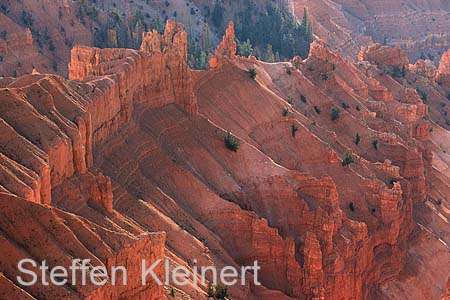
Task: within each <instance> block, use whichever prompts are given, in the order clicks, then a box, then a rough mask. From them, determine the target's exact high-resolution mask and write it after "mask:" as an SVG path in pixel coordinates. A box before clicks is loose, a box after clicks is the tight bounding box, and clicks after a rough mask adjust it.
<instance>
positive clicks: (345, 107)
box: [342, 102, 350, 109]
mask: <svg viewBox="0 0 450 300" xmlns="http://www.w3.org/2000/svg"><path fill="white" fill-rule="evenodd" d="M342 108H343V109H349V108H350V105H348V104H347V103H346V102H342Z"/></svg>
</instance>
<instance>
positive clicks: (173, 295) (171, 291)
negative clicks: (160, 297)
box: [170, 287, 175, 297]
mask: <svg viewBox="0 0 450 300" xmlns="http://www.w3.org/2000/svg"><path fill="white" fill-rule="evenodd" d="M170 296H171V297H175V290H174V289H173V287H171V288H170Z"/></svg>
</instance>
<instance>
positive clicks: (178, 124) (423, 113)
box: [0, 21, 450, 300]
mask: <svg viewBox="0 0 450 300" xmlns="http://www.w3.org/2000/svg"><path fill="white" fill-rule="evenodd" d="M186 38H187V37H186V33H185V32H184V31H183V29H182V26H181V25H179V24H176V23H174V22H171V21H169V22H168V23H167V26H166V29H165V31H164V33H163V35H159V34H158V33H157V32H156V31H152V32H149V33H144V34H143V35H142V45H141V48H140V50H139V51H137V50H129V49H98V48H91V47H85V46H77V47H75V48H74V49H73V51H72V54H71V56H72V61H71V63H70V66H69V70H70V80H65V79H63V78H61V77H58V76H54V75H39V74H36V75H27V76H23V77H20V78H15V79H14V78H2V79H0V103H1V105H0V129H1V131H0V146H1V147H0V198H1V199H2V200H5V201H0V202H1V203H0V205H1V206H2V207H0V208H1V209H0V232H1V234H0V238H1V241H2V243H4V248H5V249H8V251H7V253H11V254H9V255H8V256H5V257H1V258H0V286H1V287H2V292H0V293H4V294H5V295H6V297H8V298H11V297H17V295H19V297H21V296H22V295H23V294H26V295H31V297H34V298H45V299H73V298H74V297H75V299H77V298H76V297H78V298H79V299H100V300H102V299H124V300H129V299H155V300H156V299H158V300H160V299H165V298H168V297H169V295H164V287H159V286H156V285H152V284H150V285H148V286H140V285H139V284H138V274H140V273H139V272H138V270H137V266H138V265H139V264H138V263H137V261H138V260H139V259H141V258H147V259H149V260H151V261H154V260H156V259H159V258H162V257H166V258H168V259H169V260H170V268H172V269H173V268H175V267H176V266H179V265H183V266H190V267H192V266H193V262H194V261H196V263H197V264H198V265H199V266H208V265H215V266H217V267H218V268H222V267H224V266H226V265H233V266H237V267H239V266H242V265H248V264H252V263H253V261H255V260H258V261H259V262H260V265H261V275H260V279H261V282H262V286H255V285H253V284H252V283H251V280H250V279H251V276H253V275H252V274H247V275H248V276H246V280H244V285H242V286H232V287H230V293H231V294H232V295H233V299H249V300H256V299H258V300H272V299H283V300H288V299H293V298H299V299H302V298H305V299H315V300H316V299H318V300H322V299H329V300H334V299H336V300H341V299H380V298H383V297H385V298H389V297H391V298H393V297H394V298H395V297H396V296H397V295H401V296H403V292H402V287H405V286H409V285H411V282H412V281H408V279H411V278H414V279H415V280H417V281H418V280H419V278H426V280H427V281H426V282H432V281H433V280H434V282H435V283H434V284H433V285H429V284H427V285H418V286H417V287H416V290H417V291H418V292H417V293H416V292H414V293H413V294H412V295H414V297H413V296H411V299H414V300H415V299H420V298H417V297H416V295H438V296H441V295H443V294H445V284H446V281H447V279H448V278H449V276H450V274H448V269H447V268H446V269H445V270H443V271H440V272H432V270H431V271H430V270H427V269H426V268H421V269H418V270H415V273H414V272H412V275H411V274H409V273H408V271H409V270H410V269H411V268H413V267H414V266H416V264H417V261H419V260H420V259H422V258H423V259H422V263H423V265H426V266H434V265H435V264H436V262H435V261H433V260H432V259H431V258H430V257H432V256H433V255H430V253H428V252H426V249H427V248H426V245H425V243H426V240H427V239H428V240H429V241H431V242H432V243H433V245H434V246H435V247H433V249H437V250H436V257H437V259H438V260H439V261H442V262H441V263H442V264H446V263H448V261H450V260H449V257H448V255H449V254H448V253H449V252H448V251H444V250H443V249H445V246H444V245H443V244H442V242H441V240H444V239H447V237H448V235H447V233H446V232H447V231H446V229H447V227H442V228H441V229H438V228H439V227H441V226H442V225H441V223H439V220H441V221H440V222H442V223H443V221H442V220H443V219H442V218H441V217H439V215H438V214H437V213H435V212H433V210H431V209H424V207H428V206H427V205H429V202H430V201H435V202H436V203H438V202H437V200H438V199H437V198H438V197H442V195H450V188H449V187H448V184H447V181H446V176H447V175H448V174H446V173H447V172H448V171H447V170H448V166H449V165H450V161H449V160H448V158H447V155H444V150H443V149H446V147H448V145H446V144H445V143H446V142H445V141H446V140H447V139H442V141H438V139H437V138H436V137H434V135H435V134H437V133H439V134H440V135H441V136H445V134H446V133H447V134H448V132H447V131H446V130H445V129H443V128H441V127H440V126H439V125H438V124H436V123H435V122H434V121H433V119H432V115H431V116H430V111H429V110H428V105H436V104H435V102H436V99H438V101H439V99H441V98H442V97H443V90H444V89H446V88H447V87H446V85H445V84H446V83H445V81H444V82H443V83H442V86H439V85H432V84H431V85H426V86H423V85H421V84H424V82H422V81H417V82H416V81H413V80H411V82H408V81H406V80H405V81H401V79H399V78H394V77H391V76H390V75H389V73H387V72H384V66H387V67H392V68H394V67H398V68H403V66H405V70H404V72H405V78H410V77H411V78H414V76H417V74H418V73H417V72H419V71H417V68H416V69H415V70H413V71H411V72H410V71H409V70H408V69H407V68H406V66H407V65H408V60H407V58H406V56H405V55H404V54H403V52H402V51H401V50H400V49H399V48H389V47H382V46H374V47H371V48H370V49H366V51H363V52H361V58H362V60H363V62H361V63H358V64H353V63H351V62H349V61H347V60H345V59H343V58H342V57H341V56H340V55H339V54H334V53H332V52H330V51H329V49H327V46H326V44H325V43H324V42H321V41H316V42H315V43H314V44H313V45H312V47H311V51H310V55H309V57H308V59H306V60H304V61H302V60H301V59H300V58H295V59H294V60H293V61H292V62H288V63H274V64H267V63H263V62H260V61H257V60H256V59H255V58H251V59H241V58H238V57H236V56H235V52H236V44H235V42H234V28H233V24H230V26H229V28H228V30H227V33H226V35H225V37H224V39H223V41H222V43H221V44H220V45H219V47H218V50H217V52H216V55H215V56H214V58H213V59H212V60H211V67H212V70H209V71H196V72H193V71H191V70H190V69H189V67H188V66H187V63H186V55H187V49H186V44H187V41H186ZM391 55H392V56H391ZM397 60H398V61H397ZM249 68H254V69H255V70H256V72H257V74H258V80H256V81H255V80H252V79H251V78H250V77H249V76H248V73H247V70H248V69H249ZM286 70H289V72H287V71H286ZM421 72H422V71H421ZM444 72H446V71H445V70H444ZM425 89H426V91H427V92H428V94H429V98H430V101H429V102H428V103H424V102H425V100H426V99H425V97H424V96H423V92H422V93H421V94H422V97H421V95H419V93H418V92H417V91H422V90H425ZM438 105H439V104H438ZM433 110H436V107H433ZM432 127H433V128H435V129H434V130H431V128H432ZM227 132H231V133H232V134H233V135H234V136H235V137H236V138H237V139H238V140H239V149H237V151H236V152H234V151H230V150H229V149H227V147H226V145H225V144H224V137H225V136H226V133H227ZM445 151H446V150H445ZM449 151H450V150H449ZM435 156H436V157H437V159H435ZM430 199H432V200H430ZM441 204H442V201H441ZM436 210H438V211H439V213H440V214H442V216H444V217H446V216H445V215H444V214H447V212H446V209H444V208H439V209H436ZM27 220H31V223H30V224H28V225H29V227H27V226H26V225H27V224H24V222H27ZM14 224H16V225H14ZM29 228H32V229H33V230H30V229H29ZM427 230H429V231H427ZM163 231H164V232H165V234H164V233H159V232H163ZM149 232H153V233H149ZM31 233H33V234H31ZM441 236H442V237H441ZM164 243H165V244H164ZM15 245H25V247H19V248H18V247H16V246H15ZM69 248H70V249H69ZM2 249H3V248H2ZM45 249H47V250H45ZM410 249H412V250H410ZM416 250H417V251H418V252H417V253H420V255H421V256H420V257H419V258H417V257H414V256H413V255H412V253H413V252H411V251H416ZM447 250H448V249H447ZM23 255H26V256H27V257H28V256H30V257H36V258H38V259H48V260H49V261H50V260H51V261H52V264H58V263H61V262H62V263H67V261H68V260H69V259H70V256H80V258H85V257H89V258H92V259H93V260H94V261H95V264H94V265H105V266H111V265H114V264H125V265H127V266H128V268H129V279H130V280H131V281H130V283H129V285H128V286H127V287H123V286H122V287H111V286H107V287H105V288H97V287H92V286H88V287H85V288H82V287H79V286H76V287H73V288H70V289H65V288H54V289H53V288H52V289H44V288H42V287H41V286H37V287H31V288H27V287H19V285H18V283H17V282H16V281H15V275H16V270H15V268H14V266H15V263H16V262H17V260H18V258H20V257H21V256H23ZM158 272H162V270H158ZM274 274H275V275H274ZM405 274H406V275H405ZM208 279H211V278H208ZM416 285H417V284H416ZM165 290H166V291H167V292H168V291H169V290H170V291H172V290H173V293H176V294H177V297H178V298H186V299H187V298H189V297H190V298H192V299H202V298H203V297H206V290H207V286H205V285H200V286H196V285H195V284H194V283H193V282H192V283H191V284H189V285H188V286H183V287H179V286H176V285H175V284H172V283H170V284H169V285H168V286H166V287H165ZM3 291H6V292H3ZM22 291H23V292H22ZM0 295H1V294H0ZM74 295H75V296H74ZM181 295H182V296H181ZM24 297H25V299H27V298H26V297H27V296H24ZM71 297H72V298H71ZM31 299H32V298H31Z"/></svg>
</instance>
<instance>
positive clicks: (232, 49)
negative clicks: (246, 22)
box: [209, 21, 236, 69]
mask: <svg viewBox="0 0 450 300" xmlns="http://www.w3.org/2000/svg"><path fill="white" fill-rule="evenodd" d="M235 56H236V41H235V36H234V24H233V22H231V21H230V23H229V24H228V27H227V30H226V31H225V35H224V37H223V38H222V41H221V42H220V44H219V45H218V46H217V49H216V53H215V55H214V56H212V57H211V59H210V61H209V66H210V67H211V69H216V68H218V67H220V66H221V65H223V63H224V62H225V61H227V59H228V60H233V59H234V58H235Z"/></svg>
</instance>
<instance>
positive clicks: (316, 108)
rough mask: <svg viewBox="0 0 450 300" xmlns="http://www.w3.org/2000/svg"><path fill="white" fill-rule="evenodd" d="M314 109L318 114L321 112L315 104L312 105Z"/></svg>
mask: <svg viewBox="0 0 450 300" xmlns="http://www.w3.org/2000/svg"><path fill="white" fill-rule="evenodd" d="M314 110H315V112H316V113H317V114H318V115H320V113H321V112H322V110H321V109H320V108H318V107H317V106H314Z"/></svg>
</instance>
